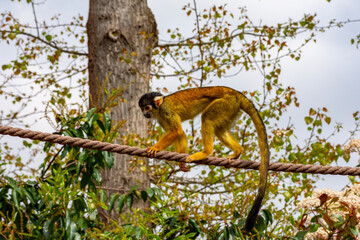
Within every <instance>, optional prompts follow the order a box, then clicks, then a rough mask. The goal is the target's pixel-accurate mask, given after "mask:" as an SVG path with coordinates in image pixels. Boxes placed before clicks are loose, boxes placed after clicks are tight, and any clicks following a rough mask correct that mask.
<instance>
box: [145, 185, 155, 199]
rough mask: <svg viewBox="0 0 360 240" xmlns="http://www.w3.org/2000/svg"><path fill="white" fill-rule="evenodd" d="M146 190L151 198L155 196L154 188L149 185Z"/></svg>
mask: <svg viewBox="0 0 360 240" xmlns="http://www.w3.org/2000/svg"><path fill="white" fill-rule="evenodd" d="M146 192H147V194H148V196H149V198H152V197H153V196H154V193H155V192H154V189H152V188H150V187H147V188H146Z"/></svg>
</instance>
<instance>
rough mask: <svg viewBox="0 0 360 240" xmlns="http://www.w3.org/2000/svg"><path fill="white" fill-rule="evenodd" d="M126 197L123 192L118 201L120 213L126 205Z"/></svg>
mask: <svg viewBox="0 0 360 240" xmlns="http://www.w3.org/2000/svg"><path fill="white" fill-rule="evenodd" d="M125 199H126V194H123V195H121V196H120V197H119V200H118V202H117V208H118V211H119V213H121V211H122V209H123V207H124V205H125Z"/></svg>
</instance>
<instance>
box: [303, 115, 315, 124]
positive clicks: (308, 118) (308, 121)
mask: <svg viewBox="0 0 360 240" xmlns="http://www.w3.org/2000/svg"><path fill="white" fill-rule="evenodd" d="M313 121H314V119H313V118H312V117H305V123H306V125H309V124H311V123H312V122H313Z"/></svg>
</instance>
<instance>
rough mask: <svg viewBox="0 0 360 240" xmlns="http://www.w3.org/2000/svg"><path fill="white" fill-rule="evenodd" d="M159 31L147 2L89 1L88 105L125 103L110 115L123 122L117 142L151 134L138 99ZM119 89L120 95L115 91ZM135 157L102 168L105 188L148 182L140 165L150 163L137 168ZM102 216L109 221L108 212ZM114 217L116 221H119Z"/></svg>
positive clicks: (145, 86) (145, 87)
mask: <svg viewBox="0 0 360 240" xmlns="http://www.w3.org/2000/svg"><path fill="white" fill-rule="evenodd" d="M156 31H157V30H156V23H155V19H154V16H153V14H152V13H151V11H150V9H149V8H148V7H147V3H146V1H144V0H141V1H132V0H130V1H120V0H114V1H108V2H107V4H103V3H102V2H100V1H96V0H95V1H90V10H89V18H88V22H87V34H88V49H89V55H88V59H89V66H88V67H89V86H90V104H91V105H92V106H96V107H98V108H101V107H102V106H104V105H105V106H106V102H108V101H109V98H116V100H115V101H116V103H119V102H121V101H125V102H126V104H116V106H114V107H112V108H111V114H110V116H111V119H112V120H113V121H114V122H117V123H118V124H120V123H121V125H122V126H121V128H119V134H120V136H122V138H121V139H120V140H119V141H117V142H118V143H122V144H126V143H127V140H126V138H128V137H127V136H131V137H134V136H135V137H136V138H145V137H146V136H147V132H148V129H147V124H146V120H145V119H144V118H143V117H142V114H141V112H140V111H139V109H138V99H139V98H140V97H141V95H142V94H143V93H144V92H148V90H149V79H150V65H151V50H152V49H153V47H154V46H155V45H156V43H157V32H156ZM119 89H120V90H122V91H119ZM116 92H119V93H120V94H114V93H116ZM106 93H113V94H112V95H106ZM131 159H132V158H131V157H129V156H125V155H116V156H115V160H114V165H113V166H112V168H111V169H108V170H105V171H104V172H103V174H102V179H103V186H104V187H105V188H107V189H108V194H109V196H110V195H111V194H112V193H114V192H115V193H116V192H118V191H119V190H118V189H128V190H129V189H130V188H131V187H133V186H135V185H141V186H142V187H143V188H146V187H149V186H150V181H149V175H148V172H147V171H146V170H145V171H142V170H141V169H140V166H141V167H142V168H143V169H146V168H147V162H146V161H145V160H144V159H139V160H138V163H139V167H137V168H134V166H132V165H133V164H131V161H130V160H131ZM110 189H113V190H110ZM124 191H126V190H124ZM140 203H141V202H140ZM138 206H139V207H140V205H138ZM142 208H144V206H143V207H142ZM102 216H103V217H104V222H106V221H105V220H106V217H107V214H104V215H102ZM115 216H116V215H115ZM115 216H113V219H117V217H115Z"/></svg>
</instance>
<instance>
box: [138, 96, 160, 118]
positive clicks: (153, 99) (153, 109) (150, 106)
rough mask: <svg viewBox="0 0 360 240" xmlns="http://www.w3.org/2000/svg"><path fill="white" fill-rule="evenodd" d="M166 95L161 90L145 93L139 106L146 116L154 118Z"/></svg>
mask: <svg viewBox="0 0 360 240" xmlns="http://www.w3.org/2000/svg"><path fill="white" fill-rule="evenodd" d="M163 98H164V96H163V95H162V94H161V93H159V92H151V93H145V94H144V95H142V96H141V98H140V99H139V107H140V109H141V111H142V113H143V115H144V117H146V118H154V115H156V113H157V111H158V110H159V107H160V105H161V104H162V103H163Z"/></svg>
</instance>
